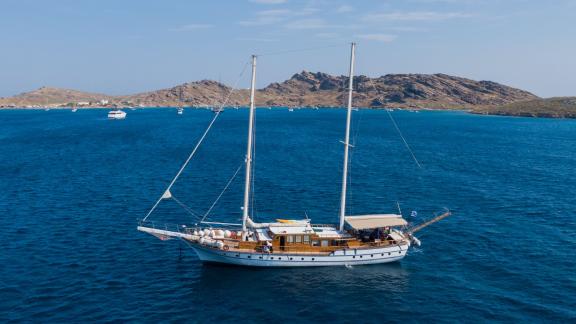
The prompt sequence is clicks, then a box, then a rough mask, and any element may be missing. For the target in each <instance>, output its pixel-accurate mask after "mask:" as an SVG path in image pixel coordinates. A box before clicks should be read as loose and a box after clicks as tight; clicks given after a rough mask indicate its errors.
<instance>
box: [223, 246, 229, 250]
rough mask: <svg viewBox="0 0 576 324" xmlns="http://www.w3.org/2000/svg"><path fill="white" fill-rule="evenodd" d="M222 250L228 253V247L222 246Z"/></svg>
mask: <svg viewBox="0 0 576 324" xmlns="http://www.w3.org/2000/svg"><path fill="white" fill-rule="evenodd" d="M222 250H224V251H228V250H230V247H228V245H224V246H223V247H222Z"/></svg>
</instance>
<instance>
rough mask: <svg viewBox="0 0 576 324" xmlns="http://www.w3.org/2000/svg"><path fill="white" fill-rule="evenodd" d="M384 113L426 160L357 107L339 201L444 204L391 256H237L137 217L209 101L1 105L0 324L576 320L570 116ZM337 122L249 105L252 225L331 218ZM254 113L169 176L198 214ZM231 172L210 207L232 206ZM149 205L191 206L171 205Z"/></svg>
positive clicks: (230, 214)
mask: <svg viewBox="0 0 576 324" xmlns="http://www.w3.org/2000/svg"><path fill="white" fill-rule="evenodd" d="M392 114H393V116H394V117H395V119H396V121H397V123H398V124H399V126H400V127H401V129H402V130H403V132H404V135H405V137H406V139H407V140H408V142H409V143H410V144H411V146H412V149H413V151H414V153H415V155H416V157H417V158H418V160H419V162H420V163H421V164H422V166H423V167H422V169H419V168H418V167H417V165H416V164H415V162H414V161H413V160H412V158H411V156H410V153H409V152H408V151H407V150H406V148H405V147H404V145H403V143H402V141H401V139H400V138H399V136H398V134H397V133H396V132H395V131H394V129H393V127H392V125H391V123H390V119H389V118H388V116H387V113H386V112H385V111H364V110H361V111H359V112H356V113H355V115H354V121H353V124H354V128H353V135H354V136H353V139H354V143H355V148H354V149H353V153H352V159H351V161H352V162H351V172H350V175H351V182H350V198H349V213H354V214H361V213H369V212H394V211H396V210H397V207H396V202H397V201H398V202H399V203H400V206H401V208H402V211H403V213H404V214H405V216H406V217H408V218H409V216H408V215H409V214H410V212H411V211H412V210H416V211H418V217H417V218H416V219H412V218H410V220H411V221H421V220H424V219H426V218H428V217H429V216H430V215H432V213H434V212H436V211H439V210H441V209H442V208H443V207H448V208H450V209H451V210H453V212H454V215H453V216H452V217H450V218H448V219H446V220H444V221H442V222H440V223H438V224H435V225H433V226H431V227H429V228H426V229H425V230H423V231H422V232H421V234H420V235H419V238H420V239H421V241H422V243H423V245H422V247H420V248H418V249H414V250H412V251H411V252H410V254H409V255H408V256H407V257H406V258H405V259H404V260H403V261H402V262H400V263H396V264H389V265H375V266H357V267H353V268H345V267H332V268H315V269H247V268H234V267H224V266H214V265H202V264H201V263H200V262H199V261H198V260H197V258H196V256H195V255H194V252H193V251H192V250H190V249H189V248H187V247H186V246H185V245H180V244H179V243H178V242H177V241H167V242H163V241H160V240H157V239H155V238H154V237H152V236H149V235H146V234H144V233H140V232H137V231H136V224H137V219H139V218H142V217H143V216H144V215H145V213H146V212H147V210H148V209H149V208H150V207H151V206H152V204H153V203H154V201H155V199H157V198H158V197H159V195H160V194H161V193H162V191H163V190H164V189H165V187H166V185H167V184H168V182H169V181H170V179H171V178H172V176H173V175H174V174H175V172H176V171H177V170H178V168H179V167H180V165H181V163H183V161H184V160H185V158H186V157H187V155H188V154H189V152H190V151H191V149H192V148H193V146H194V144H195V142H196V140H197V139H198V137H199V136H200V134H201V133H202V131H203V130H204V128H205V127H206V125H207V124H208V122H209V121H210V119H211V118H212V116H213V114H212V113H211V112H210V111H207V110H186V111H185V113H184V115H181V116H179V115H177V114H176V110H175V109H147V110H135V111H130V110H129V111H128V117H127V119H126V120H122V121H109V120H107V119H106V111H105V110H87V111H78V112H77V113H71V112H69V111H57V110H51V111H14V110H8V111H0V148H1V153H0V228H2V235H0V246H1V247H2V248H1V251H2V253H0V320H2V321H10V320H14V321H38V322H70V321H74V322H80V321H150V322H157V321H187V322H206V321H209V320H210V321H211V320H223V321H248V322H258V321H263V320H282V321H294V322H296V321H299V322H300V321H309V322H313V321H314V322H317V321H335V322H353V321H354V322H356V321H360V322H384V321H386V322H388V321H391V322H406V321H409V322H414V321H418V322H421V321H435V322H437V321H441V322H452V321H487V320H497V321H566V320H571V321H574V320H576V311H575V309H576V307H575V306H576V276H575V275H574V271H575V270H576V267H575V265H576V262H575V261H574V260H575V259H576V252H575V251H576V250H575V248H576V221H575V220H576V216H575V212H574V211H575V210H576V201H575V198H574V197H576V121H574V120H554V119H530V118H511V117H487V116H476V115H470V114H466V113H460V112H421V113H410V112H399V111H396V112H393V113H392ZM344 117H345V111H344V110H297V111H294V112H288V111H287V110H285V109H282V110H258V112H257V117H256V131H257V136H256V157H255V161H256V164H255V199H254V215H255V218H256V219H257V220H260V221H264V220H271V219H274V218H303V217H305V214H307V215H308V216H309V217H310V218H312V219H313V220H314V221H315V222H318V223H325V222H336V221H337V215H338V206H339V190H340V180H341V179H340V176H341V173H340V172H341V167H342V144H341V143H339V140H341V139H342V137H343V132H344V125H343V124H344ZM246 120H247V111H246V110H242V109H241V110H227V111H226V112H225V113H223V114H222V116H221V118H220V120H219V121H218V122H217V123H216V126H215V128H214V129H213V131H212V132H211V134H210V136H209V137H208V138H207V140H206V142H205V145H203V146H202V147H201V149H200V150H199V151H198V154H197V156H196V158H195V159H194V160H193V161H192V163H191V165H190V166H189V168H188V169H187V170H186V171H185V173H184V174H183V175H182V177H181V178H180V180H179V182H177V183H176V185H175V187H174V188H173V190H172V192H173V194H174V196H176V197H177V198H178V199H179V200H180V201H182V202H183V203H185V204H186V205H188V206H189V207H190V208H191V210H192V211H193V212H194V213H197V214H203V213H204V212H205V211H206V210H207V209H208V207H209V206H210V204H211V203H212V202H213V201H214V199H215V198H216V197H217V196H218V194H219V193H220V191H221V190H222V188H223V187H224V186H225V184H226V182H227V181H228V179H229V178H230V177H231V176H232V174H233V173H234V171H235V170H236V168H237V167H238V166H239V165H240V164H241V163H242V162H243V156H244V153H245V137H246ZM242 181H243V175H242V174H240V176H238V177H237V179H236V180H235V181H234V182H233V183H232V185H231V187H230V189H229V191H227V192H226V193H225V194H224V195H223V197H222V199H221V201H220V203H219V204H218V205H217V207H216V208H215V209H214V211H213V213H212V214H213V215H214V216H213V217H212V220H219V221H231V222H237V221H238V219H239V217H240V216H241V210H240V206H241V203H242ZM150 219H151V220H153V221H157V222H178V223H185V222H188V223H192V222H194V220H195V219H194V217H193V216H192V215H190V214H189V213H187V212H186V211H184V210H183V209H182V208H180V207H179V206H178V205H177V204H176V203H174V202H171V201H168V202H164V203H162V204H161V205H160V208H159V209H158V210H157V212H155V213H154V214H153V215H152V216H151V218H150ZM180 249H181V250H180ZM180 253H181V256H180Z"/></svg>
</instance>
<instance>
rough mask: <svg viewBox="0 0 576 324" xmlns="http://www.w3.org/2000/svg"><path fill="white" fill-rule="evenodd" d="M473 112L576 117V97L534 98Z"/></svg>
mask: <svg viewBox="0 0 576 324" xmlns="http://www.w3.org/2000/svg"><path fill="white" fill-rule="evenodd" d="M473 112H474V113H478V114H487V115H506V116H524V117H551V118H576V97H557V98H547V99H534V100H528V101H521V102H514V103H510V104H506V105H502V106H497V107H482V108H480V107H479V108H477V109H474V111H473Z"/></svg>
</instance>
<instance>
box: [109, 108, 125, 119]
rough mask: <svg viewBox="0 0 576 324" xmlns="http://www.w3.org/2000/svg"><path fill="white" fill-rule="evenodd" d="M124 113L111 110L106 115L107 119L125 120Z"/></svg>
mask: <svg viewBox="0 0 576 324" xmlns="http://www.w3.org/2000/svg"><path fill="white" fill-rule="evenodd" d="M125 118H126V113H125V112H123V111H120V110H113V111H111V112H109V113H108V119H125Z"/></svg>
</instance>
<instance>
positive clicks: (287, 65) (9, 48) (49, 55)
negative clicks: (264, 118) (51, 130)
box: [0, 0, 576, 97]
mask: <svg viewBox="0 0 576 324" xmlns="http://www.w3.org/2000/svg"><path fill="white" fill-rule="evenodd" d="M0 40H1V43H2V48H1V50H0V96H9V95H14V94H17V93H20V92H23V91H29V90H32V89H35V88H38V87H40V86H44V85H46V86H54V87H65V88H74V89H79V90H84V91H92V92H103V93H109V94H129V93H135V92H141V91H147V90H153V89H158V88H166V87H170V86H173V85H176V84H179V83H183V82H186V81H193V80H199V79H204V78H209V79H214V80H218V79H220V80H222V81H223V82H226V83H228V84H231V83H233V82H234V80H235V79H236V76H237V75H238V73H239V71H240V70H241V69H242V66H243V64H244V62H246V61H247V60H248V59H249V55H250V54H251V53H253V52H256V53H271V52H278V51H285V50H295V49H305V48H314V47H324V48H321V49H317V50H311V51H301V52H298V51H295V52H290V53H286V54H282V55H268V56H262V57H261V58H260V60H259V70H258V86H259V87H263V86H265V85H267V84H268V83H269V82H272V81H282V80H284V79H286V78H289V77H290V76H291V75H292V74H294V73H296V72H299V71H301V70H304V69H305V70H311V71H324V72H328V73H333V74H345V73H346V69H347V64H348V62H347V61H348V52H349V51H348V48H347V43H349V42H350V41H352V40H354V41H357V42H358V43H359V47H358V60H357V63H358V73H361V74H367V75H370V76H378V75H382V74H387V73H437V72H441V73H448V74H452V75H458V76H464V77H468V78H472V79H478V80H480V79H481V80H492V81H497V82H501V83H504V84H508V85H511V86H516V87H520V88H523V89H526V90H529V91H532V92H534V93H535V94H537V95H540V96H544V97H548V96H561V95H576V0H550V1H536V0H534V1H529V0H402V1H400V0H384V1H376V0H364V1H360V0H356V1H346V0H333V1H328V0H234V1H232V0H228V1H225V0H222V1H191V0H163V1H159V0H158V1H148V0H124V1H120V0H98V1H78V0H52V1H43V0H36V1H33V0H3V1H2V2H0ZM331 45H337V46H336V47H327V46H331ZM240 85H241V86H242V87H247V86H248V78H244V79H243V80H242V82H241V83H240Z"/></svg>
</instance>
